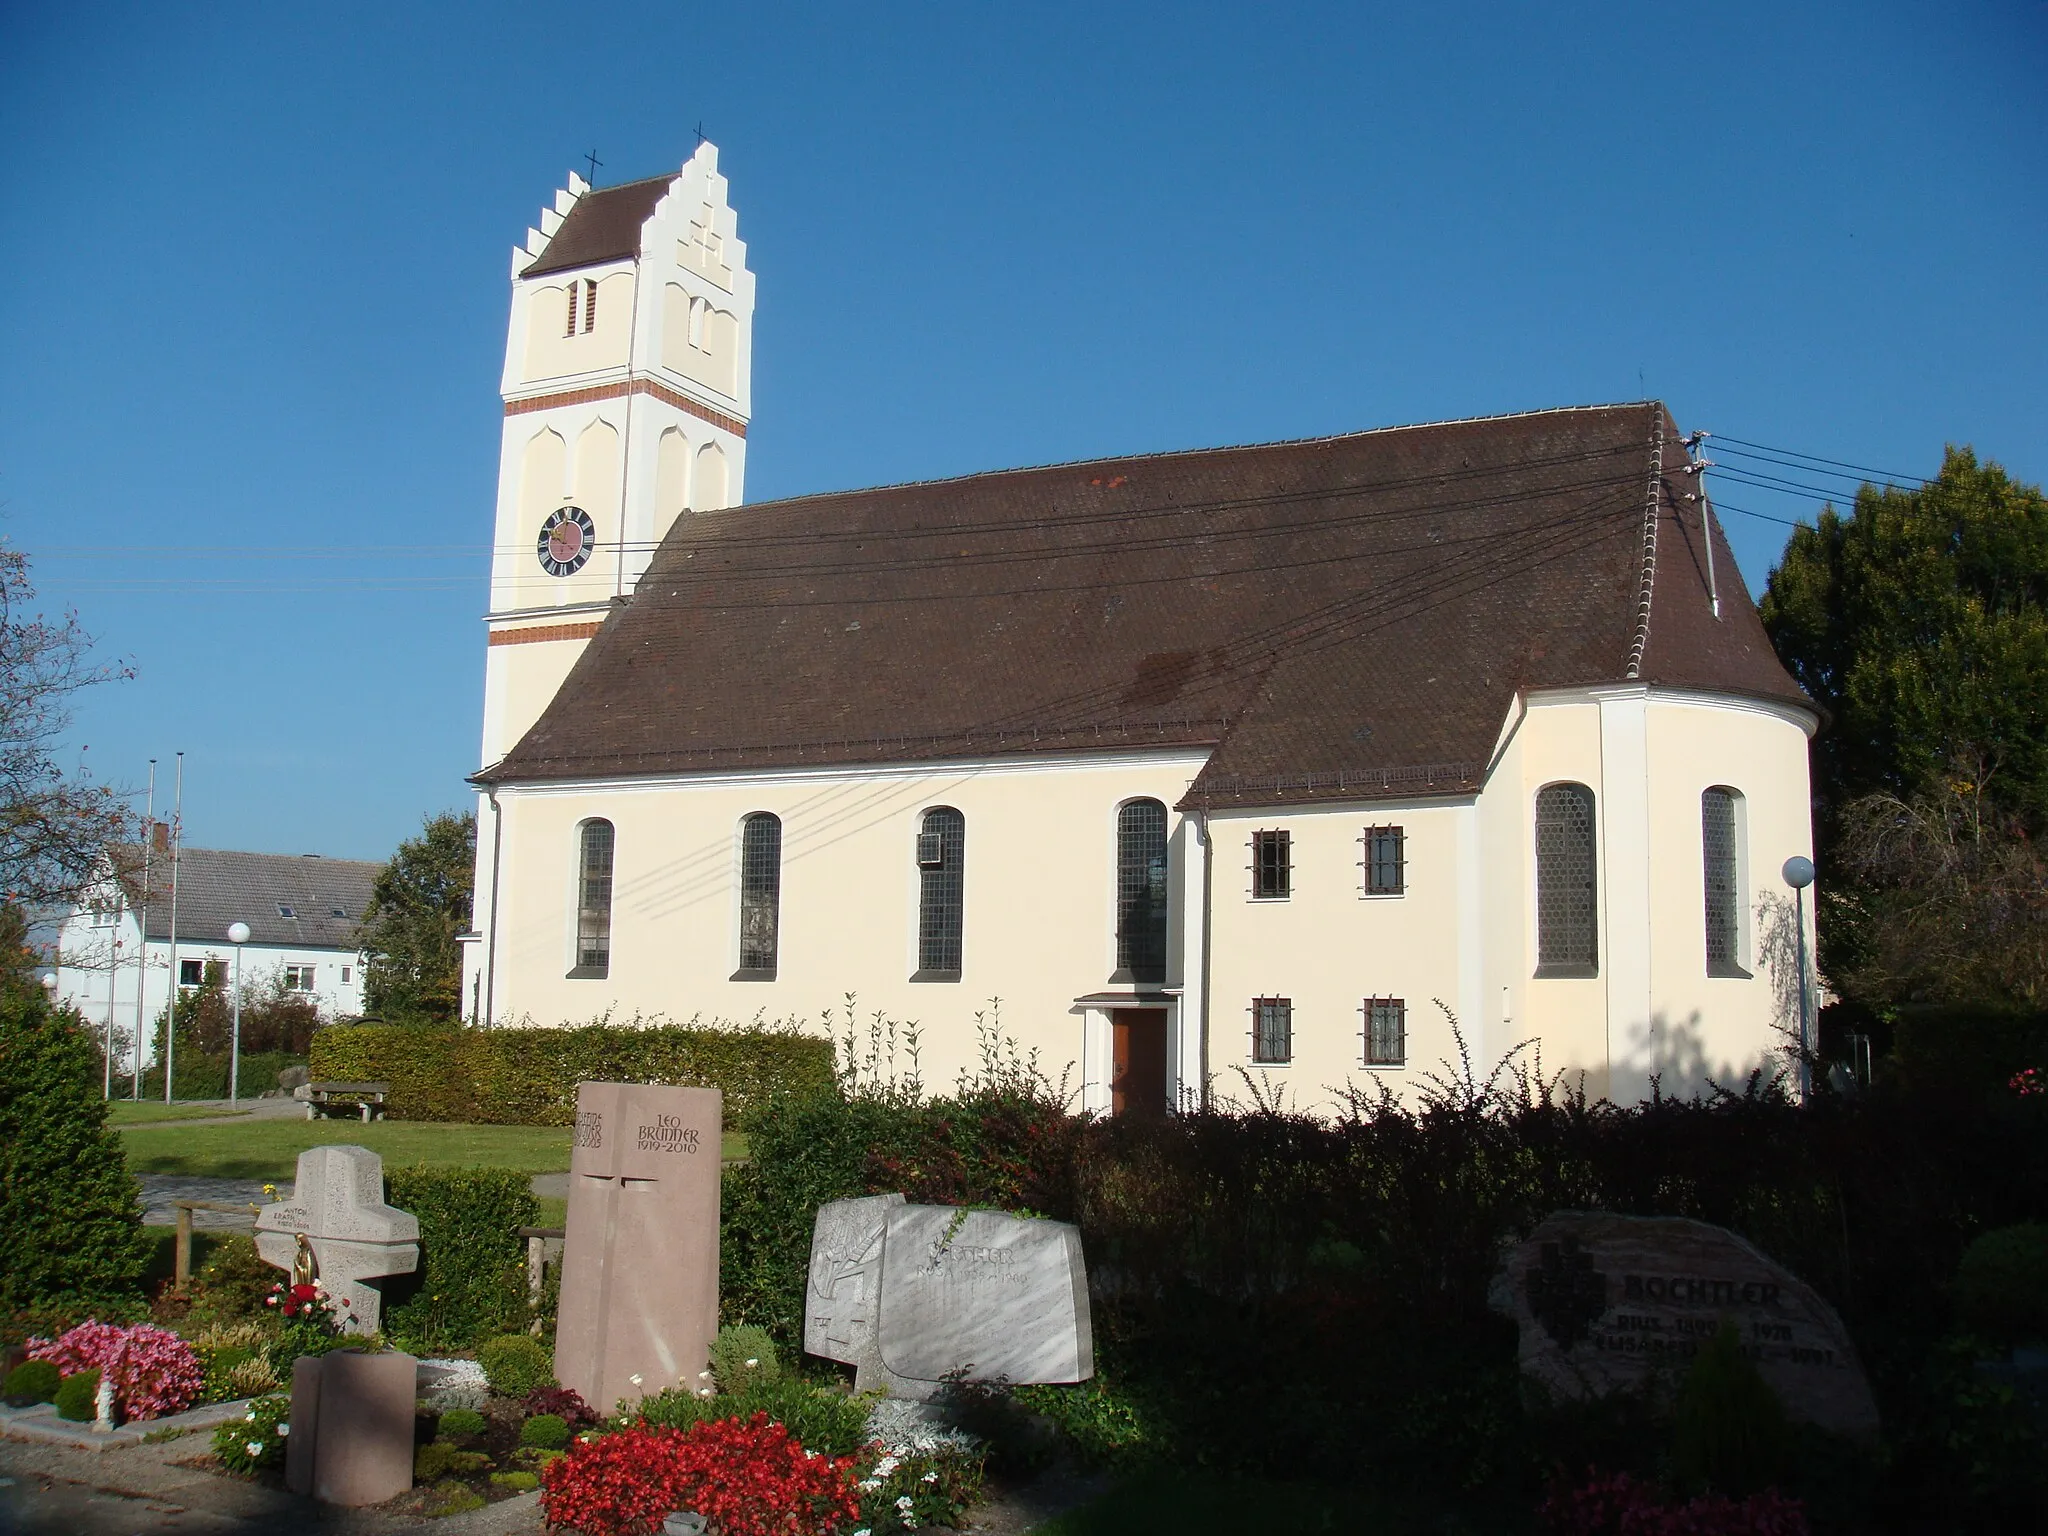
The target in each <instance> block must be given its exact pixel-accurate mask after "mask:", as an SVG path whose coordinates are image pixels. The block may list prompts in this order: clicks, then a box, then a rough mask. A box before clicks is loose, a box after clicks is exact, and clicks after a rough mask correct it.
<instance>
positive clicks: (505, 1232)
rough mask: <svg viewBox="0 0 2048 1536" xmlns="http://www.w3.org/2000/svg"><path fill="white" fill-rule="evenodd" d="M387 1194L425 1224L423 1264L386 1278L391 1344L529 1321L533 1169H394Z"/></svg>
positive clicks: (467, 1343)
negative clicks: (526, 1233)
mask: <svg viewBox="0 0 2048 1536" xmlns="http://www.w3.org/2000/svg"><path fill="white" fill-rule="evenodd" d="M323 1033H332V1031H326V1032H323ZM384 1198H385V1200H386V1201H388V1202H389V1203H390V1204H392V1205H395V1206H397V1207H398V1208H399V1209H400V1210H402V1211H410V1212H412V1214H413V1215H414V1216H416V1217H417V1218H418V1219H419V1224H420V1262H419V1268H418V1270H417V1271H416V1272H415V1273H414V1274H413V1275H412V1276H410V1277H407V1278H406V1279H404V1280H402V1281H387V1282H386V1302H387V1304H386V1306H385V1309H384V1332H385V1333H386V1335H388V1336H389V1337H390V1339H391V1341H392V1342H393V1343H394V1344H396V1345H397V1346H398V1347H399V1348H401V1349H409V1350H412V1351H414V1352H419V1351H423V1350H424V1351H436V1350H448V1349H467V1348H470V1347H472V1346H474V1345H475V1344H476V1343H477V1342H478V1341H479V1340H483V1339H488V1338H490V1337H491V1336H492V1335H493V1334H499V1333H509V1332H511V1331H512V1330H514V1329H518V1328H523V1327H525V1326H526V1322H527V1305H526V1242H525V1239H523V1238H521V1237H520V1236H519V1233H518V1228H520V1227H530V1226H534V1225H536V1224H537V1223H538V1222H539V1220H540V1202H539V1201H537V1200H536V1199H535V1198H534V1195H533V1185H532V1180H531V1179H530V1178H528V1177H527V1175H525V1174H522V1173H515V1172H513V1171H511V1170H509V1169H504V1168H425V1167H415V1168H392V1169H387V1170H386V1171H385V1174H384ZM521 1395H523V1394H521Z"/></svg>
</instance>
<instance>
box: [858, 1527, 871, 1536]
mask: <svg viewBox="0 0 2048 1536" xmlns="http://www.w3.org/2000/svg"><path fill="white" fill-rule="evenodd" d="M853 1536H875V1533H874V1532H873V1531H871V1530H869V1529H868V1528H867V1527H866V1526H862V1527H861V1528H860V1529H859V1530H857V1531H855V1532H854V1533H853Z"/></svg>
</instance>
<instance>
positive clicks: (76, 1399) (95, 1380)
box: [52, 1371, 100, 1424]
mask: <svg viewBox="0 0 2048 1536" xmlns="http://www.w3.org/2000/svg"><path fill="white" fill-rule="evenodd" d="M99 1395H100V1373H99V1372H98V1371H73V1372H72V1373H71V1374H70V1375H69V1376H66V1377H65V1378H64V1379H63V1380H62V1381H60V1382H58V1383H57V1395H56V1397H55V1398H53V1399H52V1401H53V1402H55V1403H56V1405H57V1417H58V1418H60V1419H69V1420H71V1421H72V1422H73V1423H74V1424H89V1423H91V1422H92V1421H93V1420H94V1419H97V1418H98V1417H99Z"/></svg>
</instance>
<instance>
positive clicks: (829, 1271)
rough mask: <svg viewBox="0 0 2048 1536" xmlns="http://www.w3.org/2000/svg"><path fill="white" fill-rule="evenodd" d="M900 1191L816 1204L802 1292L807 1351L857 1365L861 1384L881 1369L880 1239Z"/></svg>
mask: <svg viewBox="0 0 2048 1536" xmlns="http://www.w3.org/2000/svg"><path fill="white" fill-rule="evenodd" d="M902 1204H903V1197H902V1196H901V1195H869V1196H866V1197H865V1198H863V1199H859V1200H834V1201H831V1202H829V1203H828V1204H825V1205H821V1206H819V1207H818V1220H817V1224H816V1225H815V1226H814V1227H813V1228H812V1230H811V1274H810V1283H809V1285H808V1287H807V1289H806V1291H805V1294H804V1350H805V1352H806V1353H808V1354H813V1355H817V1356H818V1357H820V1358H821V1359H825V1360H838V1361H841V1362H843V1363H844V1364H847V1365H850V1366H853V1367H854V1368H855V1371H856V1376H855V1380H856V1383H859V1382H860V1381H862V1380H863V1379H865V1378H872V1377H873V1376H874V1374H875V1373H876V1372H877V1371H879V1370H880V1369H881V1367H882V1350H881V1344H880V1342H879V1339H878V1336H877V1332H876V1329H877V1321H878V1319H879V1317H880V1315H881V1303H882V1239H883V1238H884V1236H885V1235H886V1234H887V1232H888V1230H889V1212H890V1211H891V1210H893V1209H895V1208H896V1207H898V1206H901V1205H902Z"/></svg>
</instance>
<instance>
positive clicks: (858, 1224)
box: [804, 1195, 1095, 1401]
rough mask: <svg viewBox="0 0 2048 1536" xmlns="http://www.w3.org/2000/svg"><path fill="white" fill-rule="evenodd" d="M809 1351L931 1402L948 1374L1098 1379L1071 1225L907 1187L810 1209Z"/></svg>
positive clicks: (866, 1382) (868, 1382)
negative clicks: (919, 1196) (953, 1201)
mask: <svg viewBox="0 0 2048 1536" xmlns="http://www.w3.org/2000/svg"><path fill="white" fill-rule="evenodd" d="M804 1347H805V1348H806V1349H807V1350H809V1351H810V1352H811V1353H812V1354H818V1355H823V1356H824V1357H825V1358H827V1359H831V1360H842V1361H846V1362H848V1363H849V1364H852V1365H853V1366H854V1367H855V1369H856V1373H857V1374H856V1377H855V1385H856V1386H858V1387H860V1388H861V1389H863V1390H865V1389H868V1388H870V1387H886V1388H887V1389H888V1390H889V1392H890V1394H891V1395H892V1396H895V1397H902V1398H910V1399H913V1400H919V1401H931V1400H932V1399H934V1398H936V1397H937V1396H939V1395H940V1394H941V1393H942V1392H943V1390H944V1388H945V1386H946V1384H947V1383H948V1382H950V1381H969V1382H1010V1383H1013V1384H1018V1385H1021V1384H1023V1383H1026V1382H1074V1381H1085V1380H1087V1379H1088V1378H1089V1377H1090V1376H1092V1375H1094V1374H1095V1346H1094V1334H1093V1331H1092V1327H1091V1323H1090V1318H1089V1312H1088V1274H1087V1268H1086V1265H1085V1263H1084V1262H1083V1259H1082V1254H1081V1234H1080V1232H1079V1230H1078V1229H1077V1228H1075V1227H1073V1226H1071V1225H1070V1224H1068V1223H1066V1222H1063V1221H1039V1220H1035V1219H1032V1218H1029V1217H1023V1216H1009V1215H1005V1214H1003V1213H1002V1212H1000V1211H964V1210H960V1209H957V1208H955V1207H953V1206H946V1205H908V1204H905V1203H904V1200H903V1197H902V1196H901V1195H876V1196H870V1197H869V1198H867V1199H863V1200H840V1201H834V1202H832V1203H831V1204H829V1205H826V1206H824V1207H822V1208H821V1209H820V1210H819V1212H818V1219H817V1225H816V1227H815V1228H814V1229H813V1234H812V1242H811V1279H810V1285H809V1288H808V1291H807V1295H806V1301H805V1308H804Z"/></svg>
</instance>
